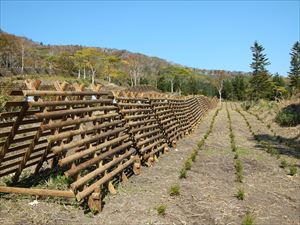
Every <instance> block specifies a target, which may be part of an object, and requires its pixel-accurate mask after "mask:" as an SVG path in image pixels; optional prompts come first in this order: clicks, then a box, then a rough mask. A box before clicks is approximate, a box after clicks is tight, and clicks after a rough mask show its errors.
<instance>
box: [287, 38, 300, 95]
mask: <svg viewBox="0 0 300 225" xmlns="http://www.w3.org/2000/svg"><path fill="white" fill-rule="evenodd" d="M290 55H291V66H290V72H289V78H290V81H291V82H290V87H291V89H292V90H293V91H300V42H299V41H297V42H296V43H295V44H294V45H293V48H292V52H291V53H290Z"/></svg>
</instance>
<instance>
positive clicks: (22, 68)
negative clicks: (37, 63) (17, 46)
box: [21, 44, 24, 73]
mask: <svg viewBox="0 0 300 225" xmlns="http://www.w3.org/2000/svg"><path fill="white" fill-rule="evenodd" d="M21 57H22V58H21V63H22V65H21V72H22V73H23V72H24V45H23V44H22V56H21Z"/></svg>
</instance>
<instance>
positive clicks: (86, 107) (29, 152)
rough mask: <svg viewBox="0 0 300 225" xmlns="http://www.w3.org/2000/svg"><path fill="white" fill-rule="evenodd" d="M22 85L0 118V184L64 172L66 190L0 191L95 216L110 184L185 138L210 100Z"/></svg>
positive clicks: (150, 162)
mask: <svg viewBox="0 0 300 225" xmlns="http://www.w3.org/2000/svg"><path fill="white" fill-rule="evenodd" d="M40 83H41V82H40V81H27V82H26V86H27V89H26V90H22V91H13V92H12V95H13V96H15V97H16V99H18V101H17V100H16V101H11V102H7V103H6V111H5V112H4V113H2V114H1V115H0V131H1V132H0V177H2V176H7V175H10V176H11V175H13V176H12V181H13V183H14V184H16V183H17V182H18V180H19V178H20V176H21V174H22V172H23V170H24V169H25V168H28V167H33V169H34V170H33V171H34V172H35V173H36V174H38V173H40V172H41V171H43V170H44V169H45V168H48V169H50V170H51V169H57V168H60V169H61V170H63V173H64V176H66V177H68V178H70V179H71V180H72V182H71V183H70V190H67V191H66V190H65V191H63V190H48V189H43V190H39V189H28V188H16V187H4V186H0V192H9V193H12V192H13V193H27V194H36V195H49V196H62V197H72V198H76V199H77V200H78V201H87V202H88V205H89V207H90V208H93V209H96V210H97V211H100V210H101V193H102V190H103V189H107V190H109V191H110V192H111V193H116V190H115V187H114V185H115V183H114V182H115V181H118V182H119V181H122V182H125V181H127V179H128V177H129V176H131V175H132V174H139V173H140V169H141V165H147V166H151V165H153V164H154V162H155V161H156V159H157V158H158V157H159V156H160V155H161V154H163V153H166V152H168V150H169V148H172V147H175V145H176V141H177V140H178V139H180V138H182V137H183V136H184V135H185V134H188V133H190V132H192V130H193V129H194V128H195V127H196V125H197V123H198V122H199V121H200V119H201V118H202V117H203V115H204V114H205V113H206V112H207V111H208V110H209V109H210V108H212V107H214V106H216V104H217V100H216V99H215V98H214V99H212V100H211V99H209V98H207V97H204V96H189V97H178V96H177V97H171V96H169V95H163V94H158V93H154V92H144V93H141V92H130V91H118V92H107V91H101V90H100V86H93V87H91V88H89V89H86V88H85V87H84V86H83V85H78V84H77V83H74V84H73V85H68V84H67V83H66V82H64V83H58V82H56V83H55V84H54V87H53V88H52V89H51V90H39V86H40Z"/></svg>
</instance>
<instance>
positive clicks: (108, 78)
mask: <svg viewBox="0 0 300 225" xmlns="http://www.w3.org/2000/svg"><path fill="white" fill-rule="evenodd" d="M107 80H108V83H111V77H110V76H109V75H108V77H107Z"/></svg>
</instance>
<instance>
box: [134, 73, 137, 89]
mask: <svg viewBox="0 0 300 225" xmlns="http://www.w3.org/2000/svg"><path fill="white" fill-rule="evenodd" d="M136 82H137V73H136V72H135V73H134V86H136Z"/></svg>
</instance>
